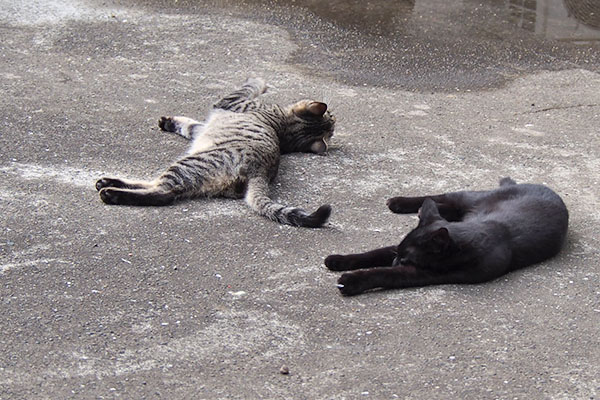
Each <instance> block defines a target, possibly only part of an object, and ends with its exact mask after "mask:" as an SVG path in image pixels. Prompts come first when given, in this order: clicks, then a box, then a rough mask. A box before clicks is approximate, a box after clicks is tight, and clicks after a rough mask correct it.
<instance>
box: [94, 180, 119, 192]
mask: <svg viewBox="0 0 600 400" xmlns="http://www.w3.org/2000/svg"><path fill="white" fill-rule="evenodd" d="M108 187H116V188H122V187H125V184H124V183H123V181H122V180H120V179H117V178H106V177H105V178H100V179H98V180H97V181H96V190H98V191H100V190H102V189H104V188H108Z"/></svg>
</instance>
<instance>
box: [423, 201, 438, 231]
mask: <svg viewBox="0 0 600 400" xmlns="http://www.w3.org/2000/svg"><path fill="white" fill-rule="evenodd" d="M440 219H442V216H441V215H440V211H439V210H438V208H437V205H436V204H435V201H433V200H431V199H430V198H426V199H425V201H424V202H423V205H421V208H419V225H421V226H424V225H429V224H431V223H433V222H435V221H438V220H440Z"/></svg>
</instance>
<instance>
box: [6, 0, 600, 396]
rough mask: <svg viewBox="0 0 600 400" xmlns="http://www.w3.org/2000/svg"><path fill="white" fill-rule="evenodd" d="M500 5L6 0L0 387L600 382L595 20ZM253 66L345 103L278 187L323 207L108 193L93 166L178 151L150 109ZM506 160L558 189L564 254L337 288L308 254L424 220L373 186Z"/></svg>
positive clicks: (105, 170)
mask: <svg viewBox="0 0 600 400" xmlns="http://www.w3.org/2000/svg"><path fill="white" fill-rule="evenodd" d="M136 3H137V4H136ZM509 3H512V2H506V1H494V0H483V1H480V0H478V1H471V0H463V1H456V2H445V1H442V0H423V1H421V0H416V2H412V3H411V2H408V1H405V2H401V1H400V2H384V1H373V2H358V1H350V0H349V1H344V2H342V1H333V2H329V4H327V2H316V1H310V0H297V1H296V2H292V3H289V2H283V1H282V2H281V3H276V2H269V1H246V2H242V1H239V2H238V1H233V0H229V1H225V2H210V1H202V0H197V1H193V0H179V1H177V0H149V1H143V2H142V1H133V0H131V1H113V2H110V1H109V0H89V1H85V0H51V1H38V0H25V1H20V0H0V122H1V123H0V134H1V136H0V156H1V158H0V205H1V209H2V212H1V213H0V222H1V225H0V226H1V234H0V268H1V269H0V281H1V285H0V299H1V304H2V312H1V315H2V318H1V321H2V322H1V323H0V398H1V399H38V398H42V399H63V398H74V399H89V398H127V399H155V398H166V399H370V398H372V399H393V398H408V399H449V398H461V399H488V398H489V399H538V398H539V399H545V398H549V399H567V398H568V399H573V398H577V399H597V398H598V397H599V393H600V372H599V371H600V368H598V366H599V360H600V339H599V338H600V335H599V333H600V289H599V287H598V278H599V273H600V262H599V261H598V259H599V256H600V254H599V253H600V239H599V238H598V228H599V225H600V212H599V211H598V205H599V197H600V189H599V181H600V173H599V171H600V139H599V138H598V134H599V132H600V128H599V127H600V61H599V60H600V51H599V50H600V47H599V46H598V41H597V39H598V37H599V35H598V33H599V32H598V30H595V29H593V28H591V27H587V28H585V29H584V24H583V23H580V22H578V21H574V20H573V19H569V17H567V14H568V13H567V11H565V10H561V9H558V8H552V10H553V12H554V13H555V14H556V15H557V16H556V17H553V18H550V17H548V15H553V14H552V13H550V14H549V13H548V12H545V13H542V12H540V13H538V14H537V15H536V14H535V11H533V10H524V9H522V8H521V9H520V8H518V7H517V8H515V7H512V8H511V7H510V4H509ZM537 3H538V9H543V7H546V8H547V7H550V6H552V7H555V4H556V3H557V2H553V1H552V0H538V2H537ZM553 4H554V5H553ZM560 4H562V3H560ZM545 10H546V11H547V9H545ZM526 11H527V12H526ZM531 15H533V16H534V18H533V20H532V18H531ZM524 16H525V17H524ZM544 18H546V19H544ZM532 24H533V25H532ZM540 27H541V28H540ZM538 28H539V29H538ZM251 75H257V76H262V77H263V78H265V80H267V81H268V82H269V84H270V85H271V88H270V90H269V92H268V94H267V98H268V99H269V100H271V101H274V102H278V103H282V104H284V103H288V102H291V101H294V100H296V99H299V98H302V97H311V98H315V99H320V100H325V101H327V102H328V103H329V105H330V108H331V109H332V110H333V112H334V113H335V115H336V116H337V119H338V125H337V130H336V134H335V136H334V141H333V146H332V148H331V151H330V152H329V154H328V155H327V156H325V157H320V156H316V155H306V154H294V155H289V156H286V157H285V158H284V159H283V161H282V165H281V169H280V176H279V177H278V179H277V181H276V184H275V185H274V187H273V196H274V197H276V198H278V199H280V200H281V201H282V202H284V203H286V204H290V205H298V206H302V207H305V208H308V209H314V208H316V207H317V206H319V205H321V204H324V203H330V204H332V206H333V214H332V216H331V222H330V224H329V225H328V226H327V227H325V228H324V229H319V230H310V229H300V228H292V227H287V226H280V225H277V224H275V223H272V222H270V221H268V220H266V219H264V218H261V217H259V216H257V215H255V214H254V213H253V212H252V211H250V210H249V209H248V208H247V207H246V206H245V204H244V203H243V202H242V201H233V200H224V199H212V200H197V201H189V202H183V203H179V204H176V205H173V206H170V207H165V208H134V207H118V206H107V205H105V204H103V203H102V202H101V201H100V199H99V197H98V194H97V192H96V190H95V188H94V182H95V180H96V179H98V178H99V177H101V176H103V175H117V176H123V177H138V178H151V177H154V176H156V175H157V174H158V173H160V172H161V171H162V170H163V169H164V168H165V167H166V166H167V165H168V164H169V162H170V161H172V160H173V159H175V158H176V157H177V156H178V155H179V154H181V153H182V152H183V151H184V150H185V148H186V143H185V140H183V139H182V138H179V137H175V135H170V134H166V133H162V132H160V131H159V129H158V128H157V126H156V122H157V119H158V118H159V117H160V116H161V115H172V114H179V115H187V116H190V117H194V118H198V119H202V118H203V116H204V115H205V114H206V111H207V110H208V108H209V106H210V104H211V103H212V102H213V101H214V100H216V99H218V98H219V96H220V95H222V94H224V93H226V92H228V91H229V90H231V89H233V88H235V87H236V85H239V84H240V83H241V82H242V81H243V80H244V79H245V78H246V77H247V76H251ZM504 176H511V177H512V178H514V179H515V180H517V181H519V182H542V183H546V184H548V185H549V186H551V187H552V188H554V189H555V190H556V191H557V192H558V193H559V194H560V195H561V196H562V197H563V199H564V201H565V203H566V204H567V206H568V208H569V210H570V231H569V235H568V241H567V243H566V246H565V248H564V251H563V252H562V253H561V254H560V255H559V256H558V257H556V258H555V259H552V260H550V261H548V262H544V263H542V264H540V265H537V266H534V267H531V268H528V269H525V270H522V271H519V272H516V273H512V274H510V275H508V276H506V277H504V278H502V279H499V280H497V281H494V282H491V283H488V284H484V285H477V286H460V285H448V286H438V287H427V288H420V289H410V290H393V291H386V292H373V293H368V294H364V295H361V296H357V297H352V298H346V297H342V296H340V295H339V293H338V290H337V288H336V286H335V282H336V279H337V276H338V274H336V273H332V272H329V271H327V270H326V269H325V267H324V266H323V258H324V257H325V256H327V255H328V254H331V253H340V252H341V253H346V252H355V251H363V250H368V249H372V248H375V247H378V246H383V245H389V244H396V243H398V242H399V241H400V239H401V238H402V236H403V235H404V234H406V233H407V232H408V231H409V230H410V229H411V228H412V227H414V226H415V224H416V220H415V217H414V216H402V215H394V214H392V213H390V212H389V211H388V210H387V209H386V207H385V200H386V199H387V198H389V197H391V196H395V195H402V194H405V195H411V194H414V195H417V194H430V193H433V192H443V191H453V190H460V189H467V188H470V189H486V188H492V187H495V186H496V184H497V181H498V180H499V179H500V178H501V177H504ZM282 367H286V368H287V369H289V374H282V373H281V372H280V369H281V368H282Z"/></svg>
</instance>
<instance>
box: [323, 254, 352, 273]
mask: <svg viewBox="0 0 600 400" xmlns="http://www.w3.org/2000/svg"><path fill="white" fill-rule="evenodd" d="M345 258H346V257H345V256H342V255H339V254H332V255H330V256H327V257H326V258H325V266H326V267H327V268H328V269H330V270H331V271H347V270H348V268H347V266H346V263H345V262H344V260H345Z"/></svg>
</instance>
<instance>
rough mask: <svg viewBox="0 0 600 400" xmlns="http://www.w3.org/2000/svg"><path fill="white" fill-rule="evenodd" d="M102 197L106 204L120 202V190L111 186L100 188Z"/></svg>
mask: <svg viewBox="0 0 600 400" xmlns="http://www.w3.org/2000/svg"><path fill="white" fill-rule="evenodd" d="M100 198H101V199H102V201H103V202H104V203H106V204H120V201H119V190H114V189H112V188H110V187H108V188H103V189H102V190H100Z"/></svg>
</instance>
